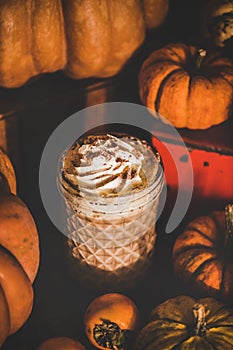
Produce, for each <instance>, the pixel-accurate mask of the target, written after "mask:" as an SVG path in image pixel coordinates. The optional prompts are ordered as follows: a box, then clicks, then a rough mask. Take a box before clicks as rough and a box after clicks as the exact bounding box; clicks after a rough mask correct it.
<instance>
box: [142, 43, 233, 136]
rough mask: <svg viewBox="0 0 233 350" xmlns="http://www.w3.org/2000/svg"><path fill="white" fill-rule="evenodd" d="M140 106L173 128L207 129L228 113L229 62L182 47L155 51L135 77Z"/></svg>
mask: <svg viewBox="0 0 233 350" xmlns="http://www.w3.org/2000/svg"><path fill="white" fill-rule="evenodd" d="M139 88H140V97H141V101H142V103H143V104H144V105H145V106H146V107H147V108H148V110H149V111H150V112H151V113H152V114H153V115H154V116H155V117H156V118H161V119H162V120H163V121H164V122H167V121H166V119H167V120H168V121H169V122H170V123H171V124H173V125H174V126H175V127H177V128H189V129H207V128H209V127H211V126H212V125H216V124H220V123H222V122H224V121H225V120H227V119H228V118H229V117H230V116H231V113H232V99H233V62H232V61H231V60H230V59H228V58H226V57H222V56H221V55H220V54H219V53H211V54H209V55H208V54H206V51H205V50H199V49H198V48H197V47H194V46H189V45H186V44H182V43H175V44H169V45H166V46H165V47H162V48H160V49H158V50H155V51H154V52H153V53H152V54H151V55H150V56H149V57H148V58H147V59H146V60H145V62H144V63H143V65H142V67H141V70H140V74H139Z"/></svg>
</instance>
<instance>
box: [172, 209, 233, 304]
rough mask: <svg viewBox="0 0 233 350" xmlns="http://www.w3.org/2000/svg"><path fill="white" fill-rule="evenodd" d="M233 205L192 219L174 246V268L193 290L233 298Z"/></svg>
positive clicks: (225, 298)
mask: <svg viewBox="0 0 233 350" xmlns="http://www.w3.org/2000/svg"><path fill="white" fill-rule="evenodd" d="M232 220H233V206H232V205H229V206H227V207H226V210H225V211H215V212H212V213H210V214H209V215H206V216H201V217H198V218H196V219H194V220H193V221H191V222H190V223H189V224H188V225H187V227H186V228H185V230H184V232H183V233H181V234H180V235H179V236H178V237H177V239H176V241H175V244H174V247H173V261H174V270H175V273H176V274H177V276H178V277H179V278H180V279H181V280H182V281H183V282H184V283H185V284H187V285H188V286H189V288H190V289H191V291H192V292H194V291H196V292H198V293H201V294H204V295H212V296H216V297H221V298H223V299H224V300H226V301H229V302H232V298H233V254H232V248H233V221H232Z"/></svg>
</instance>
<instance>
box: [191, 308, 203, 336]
mask: <svg viewBox="0 0 233 350" xmlns="http://www.w3.org/2000/svg"><path fill="white" fill-rule="evenodd" d="M193 314H194V317H195V321H196V327H195V330H194V335H198V336H201V337H203V336H205V334H206V320H205V315H206V314H205V307H204V305H202V304H199V303H196V304H195V305H194V306H193Z"/></svg>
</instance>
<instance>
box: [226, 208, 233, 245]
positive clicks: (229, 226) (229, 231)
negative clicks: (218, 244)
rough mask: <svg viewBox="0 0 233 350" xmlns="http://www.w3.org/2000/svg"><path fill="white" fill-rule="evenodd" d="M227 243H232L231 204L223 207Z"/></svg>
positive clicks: (232, 217) (232, 222)
mask: <svg viewBox="0 0 233 350" xmlns="http://www.w3.org/2000/svg"><path fill="white" fill-rule="evenodd" d="M225 220H226V233H227V243H230V242H233V204H228V205H227V206H226V207H225Z"/></svg>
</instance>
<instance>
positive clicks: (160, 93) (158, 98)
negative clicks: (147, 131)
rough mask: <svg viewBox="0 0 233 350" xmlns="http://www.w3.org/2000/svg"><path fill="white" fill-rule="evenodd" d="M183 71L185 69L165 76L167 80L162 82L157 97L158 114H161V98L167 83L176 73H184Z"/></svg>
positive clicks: (176, 70)
mask: <svg viewBox="0 0 233 350" xmlns="http://www.w3.org/2000/svg"><path fill="white" fill-rule="evenodd" d="M182 71H183V68H177V69H174V70H173V71H171V72H170V73H169V74H168V75H167V76H165V78H164V79H163V80H162V81H161V84H160V86H159V89H158V92H157V96H156V99H155V103H154V104H155V110H157V112H158V113H159V109H160V102H161V97H162V94H163V89H164V87H165V84H166V82H167V81H168V80H169V79H170V78H171V76H172V75H173V74H176V73H179V72H182Z"/></svg>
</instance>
